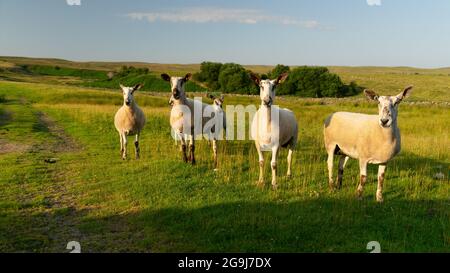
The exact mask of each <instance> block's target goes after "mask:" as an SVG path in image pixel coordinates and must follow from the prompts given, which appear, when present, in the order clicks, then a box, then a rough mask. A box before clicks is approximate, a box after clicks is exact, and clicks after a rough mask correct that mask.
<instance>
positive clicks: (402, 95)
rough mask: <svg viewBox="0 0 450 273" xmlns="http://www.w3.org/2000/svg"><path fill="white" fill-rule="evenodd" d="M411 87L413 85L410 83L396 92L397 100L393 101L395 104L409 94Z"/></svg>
mask: <svg viewBox="0 0 450 273" xmlns="http://www.w3.org/2000/svg"><path fill="white" fill-rule="evenodd" d="M412 89H413V86H412V85H410V86H408V87H406V88H405V90H403V91H402V92H401V93H400V94H398V95H397V96H396V97H397V101H396V102H395V104H399V103H400V102H401V101H402V100H403V99H404V98H406V97H408V96H409V94H411V90H412Z"/></svg>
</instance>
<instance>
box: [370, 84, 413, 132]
mask: <svg viewBox="0 0 450 273" xmlns="http://www.w3.org/2000/svg"><path fill="white" fill-rule="evenodd" d="M412 88H413V87H412V86H408V87H406V88H405V90H403V91H402V92H400V94H398V95H397V96H379V95H378V94H377V93H375V92H374V91H372V90H368V89H366V90H364V94H365V95H366V97H367V98H369V99H371V100H374V101H377V102H378V116H379V123H380V126H381V127H384V128H389V127H391V125H392V124H393V123H394V122H396V121H397V114H398V105H399V104H400V102H401V101H402V100H403V99H404V98H405V97H407V96H408V95H409V94H410V93H411V90H412Z"/></svg>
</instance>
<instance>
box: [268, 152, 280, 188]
mask: <svg viewBox="0 0 450 273" xmlns="http://www.w3.org/2000/svg"><path fill="white" fill-rule="evenodd" d="M278 150H279V147H274V148H272V161H271V162H270V167H271V168H272V189H274V190H276V189H277V188H278V185H277V156H278Z"/></svg>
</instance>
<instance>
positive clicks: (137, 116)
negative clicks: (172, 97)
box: [114, 84, 146, 160]
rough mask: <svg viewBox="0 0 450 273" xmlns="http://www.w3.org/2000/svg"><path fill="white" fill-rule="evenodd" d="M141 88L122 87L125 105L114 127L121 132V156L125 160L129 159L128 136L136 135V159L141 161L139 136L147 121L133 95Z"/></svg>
mask: <svg viewBox="0 0 450 273" xmlns="http://www.w3.org/2000/svg"><path fill="white" fill-rule="evenodd" d="M141 87H142V84H137V85H135V86H134V87H126V86H123V85H120V88H121V89H122V92H123V105H122V107H120V109H119V110H118V111H117V113H116V115H115V117H114V125H115V126H116V129H117V131H118V132H119V138H120V155H121V156H122V159H124V160H125V159H126V157H127V136H129V135H136V138H135V141H134V146H135V149H136V150H135V151H136V152H135V153H136V159H139V156H140V148H139V135H140V133H141V131H142V129H143V128H144V125H145V122H146V119H145V115H144V112H142V110H141V108H139V106H138V105H137V104H136V102H135V100H134V96H133V94H134V92H135V91H136V90H139V89H140V88H141Z"/></svg>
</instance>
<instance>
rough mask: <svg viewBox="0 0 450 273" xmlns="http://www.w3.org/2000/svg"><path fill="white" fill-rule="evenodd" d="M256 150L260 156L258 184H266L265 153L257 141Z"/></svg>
mask: <svg viewBox="0 0 450 273" xmlns="http://www.w3.org/2000/svg"><path fill="white" fill-rule="evenodd" d="M256 150H257V151H258V157H259V179H258V182H257V184H258V186H264V155H263V153H262V151H261V147H259V144H258V143H256Z"/></svg>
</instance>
